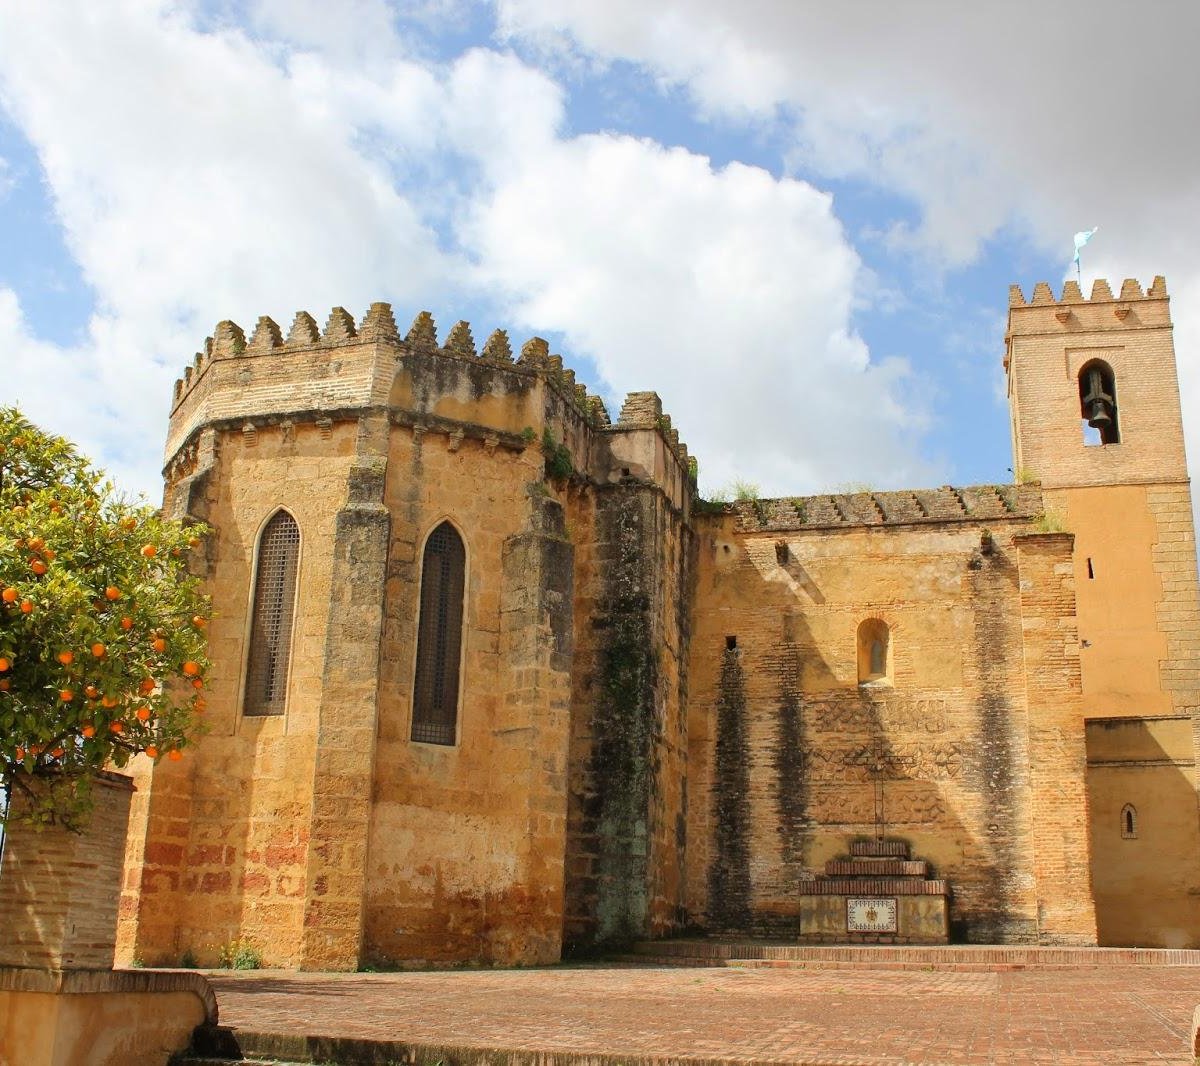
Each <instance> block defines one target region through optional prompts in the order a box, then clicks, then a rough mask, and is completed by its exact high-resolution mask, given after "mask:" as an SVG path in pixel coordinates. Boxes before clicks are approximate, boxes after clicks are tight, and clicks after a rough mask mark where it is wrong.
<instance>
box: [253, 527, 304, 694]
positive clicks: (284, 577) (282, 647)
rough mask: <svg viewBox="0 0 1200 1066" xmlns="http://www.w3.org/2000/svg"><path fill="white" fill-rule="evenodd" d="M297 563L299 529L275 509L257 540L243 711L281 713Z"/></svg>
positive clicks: (298, 557) (289, 648)
mask: <svg viewBox="0 0 1200 1066" xmlns="http://www.w3.org/2000/svg"><path fill="white" fill-rule="evenodd" d="M299 561H300V527H299V526H298V525H296V520H295V519H294V518H293V517H292V516H291V515H290V514H288V512H287V511H277V512H276V513H275V514H274V515H273V516H272V518H271V520H270V521H269V522H268V523H267V524H266V526H265V527H264V528H263V531H262V536H260V537H259V539H258V559H257V564H256V571H255V575H254V602H253V603H252V604H251V607H250V611H251V622H250V654H249V656H248V659H247V663H246V696H245V700H244V701H243V704H242V710H243V713H244V714H247V715H256V716H257V715H268V714H283V712H284V708H285V706H286V703H287V684H288V668H289V666H290V664H291V658H292V619H293V616H294V615H295V608H296V569H297V566H298V564H299Z"/></svg>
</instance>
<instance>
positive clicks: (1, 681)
mask: <svg viewBox="0 0 1200 1066" xmlns="http://www.w3.org/2000/svg"><path fill="white" fill-rule="evenodd" d="M10 688H12V682H11V681H9V679H8V678H7V677H0V692H7V691H8V690H9V689H10Z"/></svg>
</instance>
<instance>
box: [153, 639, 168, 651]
mask: <svg viewBox="0 0 1200 1066" xmlns="http://www.w3.org/2000/svg"><path fill="white" fill-rule="evenodd" d="M150 647H152V648H153V649H154V650H155V651H156V652H158V653H159V655H161V654H162V653H163V652H164V651H166V650H167V642H166V640H165V639H164V638H163V637H155V638H154V639H153V640H152V641H150Z"/></svg>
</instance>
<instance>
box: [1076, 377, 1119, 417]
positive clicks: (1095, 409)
mask: <svg viewBox="0 0 1200 1066" xmlns="http://www.w3.org/2000/svg"><path fill="white" fill-rule="evenodd" d="M1087 384H1088V388H1087V393H1086V394H1085V395H1084V397H1083V408H1084V410H1085V411H1087V422H1088V425H1089V426H1091V427H1092V428H1093V429H1106V428H1108V427H1109V426H1111V425H1112V405H1113V398H1112V397H1111V396H1110V395H1109V394H1108V393H1107V392H1105V391H1104V375H1103V374H1102V373H1101V372H1100V368H1099V367H1093V368H1092V369H1091V370H1089V371H1088V375H1087Z"/></svg>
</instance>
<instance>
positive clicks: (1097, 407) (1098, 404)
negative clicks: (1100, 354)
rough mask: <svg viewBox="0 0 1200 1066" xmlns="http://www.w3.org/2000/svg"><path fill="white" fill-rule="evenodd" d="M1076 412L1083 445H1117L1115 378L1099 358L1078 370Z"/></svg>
mask: <svg viewBox="0 0 1200 1066" xmlns="http://www.w3.org/2000/svg"><path fill="white" fill-rule="evenodd" d="M1079 414H1080V417H1081V418H1082V419H1083V442H1084V444H1120V443H1121V431H1120V427H1119V426H1118V424H1117V379H1116V377H1115V376H1114V374H1113V371H1112V367H1111V366H1109V365H1108V364H1107V363H1106V362H1104V361H1103V360H1102V359H1093V360H1092V361H1091V362H1089V363H1085V364H1084V365H1083V368H1082V369H1081V370H1080V371H1079Z"/></svg>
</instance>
